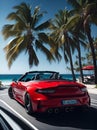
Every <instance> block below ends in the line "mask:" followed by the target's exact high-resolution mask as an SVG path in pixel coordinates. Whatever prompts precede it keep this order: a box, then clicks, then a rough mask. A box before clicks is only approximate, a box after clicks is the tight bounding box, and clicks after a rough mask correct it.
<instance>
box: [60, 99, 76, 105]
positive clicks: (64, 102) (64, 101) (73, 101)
mask: <svg viewBox="0 0 97 130" xmlns="http://www.w3.org/2000/svg"><path fill="white" fill-rule="evenodd" d="M62 104H63V105H73V104H77V100H63V101H62Z"/></svg>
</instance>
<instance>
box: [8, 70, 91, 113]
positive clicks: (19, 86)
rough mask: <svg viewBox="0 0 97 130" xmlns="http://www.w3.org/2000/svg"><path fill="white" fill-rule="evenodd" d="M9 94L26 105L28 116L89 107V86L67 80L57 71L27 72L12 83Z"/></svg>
mask: <svg viewBox="0 0 97 130" xmlns="http://www.w3.org/2000/svg"><path fill="white" fill-rule="evenodd" d="M8 94H9V96H10V97H11V98H14V99H16V100H17V101H18V102H19V103H21V104H22V105H24V106H25V109H26V112H27V113H28V114H31V113H34V112H49V113H52V112H55V113H57V112H59V111H60V110H67V109H68V110H70V109H72V108H81V107H82V108H83V109H84V107H89V106H90V96H89V94H88V91H87V89H86V86H84V85H83V84H80V83H77V82H74V81H70V80H67V79H64V78H63V75H61V74H59V72H55V71H31V72H27V73H25V74H24V75H23V76H22V77H20V78H19V79H18V80H17V81H13V82H12V83H11V85H10V87H9V89H8Z"/></svg>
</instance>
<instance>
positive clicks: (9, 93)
mask: <svg viewBox="0 0 97 130" xmlns="http://www.w3.org/2000/svg"><path fill="white" fill-rule="evenodd" d="M8 95H9V97H10V98H11V99H13V98H14V97H13V91H12V87H9V88H8Z"/></svg>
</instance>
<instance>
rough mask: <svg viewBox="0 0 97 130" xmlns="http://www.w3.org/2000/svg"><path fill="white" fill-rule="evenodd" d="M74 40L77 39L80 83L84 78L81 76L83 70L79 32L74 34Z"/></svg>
mask: <svg viewBox="0 0 97 130" xmlns="http://www.w3.org/2000/svg"><path fill="white" fill-rule="evenodd" d="M76 40H77V50H78V60H79V68H80V76H81V80H82V83H83V81H84V78H83V71H82V62H81V49H80V43H79V33H77V34H76Z"/></svg>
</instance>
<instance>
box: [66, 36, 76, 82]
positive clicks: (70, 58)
mask: <svg viewBox="0 0 97 130" xmlns="http://www.w3.org/2000/svg"><path fill="white" fill-rule="evenodd" d="M67 41H68V42H67V48H68V54H69V60H70V65H71V71H72V76H73V81H76V77H75V74H74V69H73V61H72V55H71V50H70V44H69V38H67Z"/></svg>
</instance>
